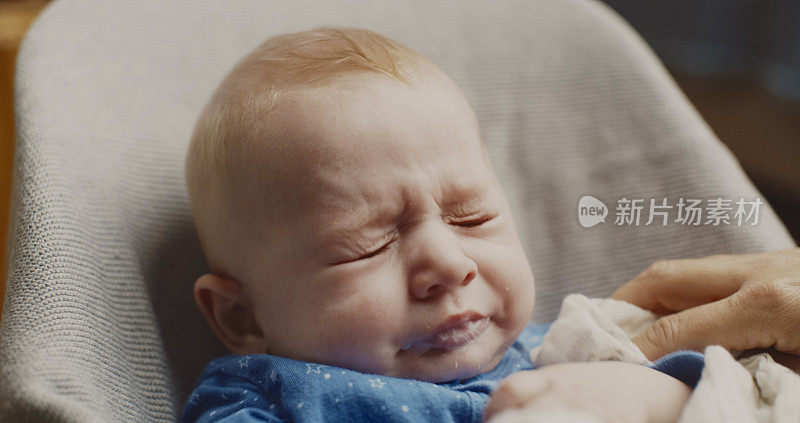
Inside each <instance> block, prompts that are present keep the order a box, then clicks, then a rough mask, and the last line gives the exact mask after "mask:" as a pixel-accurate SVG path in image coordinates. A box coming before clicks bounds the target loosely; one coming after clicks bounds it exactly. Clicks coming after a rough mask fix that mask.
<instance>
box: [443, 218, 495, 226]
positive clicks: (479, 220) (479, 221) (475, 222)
mask: <svg viewBox="0 0 800 423" xmlns="http://www.w3.org/2000/svg"><path fill="white" fill-rule="evenodd" d="M492 219H494V217H491V216H484V217H479V218H475V219H469V220H463V221H458V222H452V223H453V224H455V225H457V226H461V227H462V228H475V227H478V226H481V225H483V224H484V223H486V222H488V221H490V220H492Z"/></svg>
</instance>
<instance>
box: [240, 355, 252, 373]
mask: <svg viewBox="0 0 800 423" xmlns="http://www.w3.org/2000/svg"><path fill="white" fill-rule="evenodd" d="M248 360H249V357H245V358H242V359H241V360H239V369H240V370H241V369H244V368H245V367H250V366H249V365H248V364H247V361H248Z"/></svg>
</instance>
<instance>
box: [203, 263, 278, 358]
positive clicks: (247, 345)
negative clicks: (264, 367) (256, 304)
mask: <svg viewBox="0 0 800 423" xmlns="http://www.w3.org/2000/svg"><path fill="white" fill-rule="evenodd" d="M194 298H195V301H197V305H198V306H200V310H202V312H203V314H204V315H205V316H206V320H207V321H208V324H209V325H210V326H211V329H212V330H213V331H214V333H215V334H216V335H217V337H218V338H219V339H220V340H221V341H222V342H223V343H224V344H225V346H226V347H228V349H229V350H230V351H231V352H233V353H234V354H256V353H263V352H266V351H264V333H263V332H262V331H261V328H260V327H259V326H258V323H257V321H256V318H255V315H254V313H253V310H252V308H251V307H250V302H249V301H248V298H247V294H246V293H245V292H244V289H243V287H242V284H241V283H240V282H238V281H235V280H232V279H227V278H224V277H221V276H218V275H215V274H212V273H208V274H205V275H203V276H200V278H198V279H197V282H195V283H194Z"/></svg>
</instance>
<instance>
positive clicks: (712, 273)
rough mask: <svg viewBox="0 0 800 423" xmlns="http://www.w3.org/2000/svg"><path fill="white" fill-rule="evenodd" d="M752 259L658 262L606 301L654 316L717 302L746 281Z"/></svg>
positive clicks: (718, 257)
mask: <svg viewBox="0 0 800 423" xmlns="http://www.w3.org/2000/svg"><path fill="white" fill-rule="evenodd" d="M753 256H754V255H751V254H743V255H738V256H735V255H715V256H708V257H703V258H697V259H676V260H660V261H657V262H655V263H653V264H652V265H651V266H650V267H648V268H647V269H646V270H645V271H644V272H642V273H640V274H639V275H638V276H637V277H636V278H634V279H633V280H631V281H630V282H628V283H626V284H624V285H622V286H621V287H619V288H618V289H617V290H616V291H615V292H614V293H613V294H611V296H610V298H613V299H616V300H620V301H626V302H628V303H631V304H634V305H636V306H639V307H641V308H644V309H647V310H651V311H653V312H655V313H658V314H669V313H673V312H676V311H680V310H686V309H688V308H692V307H696V306H699V305H702V304H706V303H710V302H713V301H717V300H720V299H722V298H725V297H727V296H729V295H732V294H733V293H735V292H736V291H737V290H738V289H739V288H740V287H741V286H742V284H743V283H744V282H745V280H746V278H747V275H748V273H747V263H749V261H750V260H751V259H752V257H753Z"/></svg>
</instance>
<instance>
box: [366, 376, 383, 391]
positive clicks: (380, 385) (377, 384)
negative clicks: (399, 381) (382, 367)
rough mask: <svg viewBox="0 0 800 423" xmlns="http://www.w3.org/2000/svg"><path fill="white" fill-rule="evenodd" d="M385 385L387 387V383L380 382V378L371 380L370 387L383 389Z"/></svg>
mask: <svg viewBox="0 0 800 423" xmlns="http://www.w3.org/2000/svg"><path fill="white" fill-rule="evenodd" d="M383 385H386V382H384V381H382V380H380V378H378V379H370V380H369V386H370V387H372V388H378V389H383Z"/></svg>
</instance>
